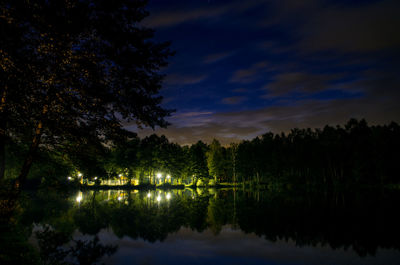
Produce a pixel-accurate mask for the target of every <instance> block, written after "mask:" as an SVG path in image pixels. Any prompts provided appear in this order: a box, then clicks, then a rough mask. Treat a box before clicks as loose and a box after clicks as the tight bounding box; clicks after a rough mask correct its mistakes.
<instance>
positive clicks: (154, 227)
mask: <svg viewBox="0 0 400 265" xmlns="http://www.w3.org/2000/svg"><path fill="white" fill-rule="evenodd" d="M399 203H400V194H399V193H398V192H390V191H352V192H319V193H301V192H290V193H288V192H270V191H258V192H250V191H243V190H240V189H237V190H233V189H219V190H216V189H195V190H192V189H185V190H169V191H167V190H151V191H136V190H130V191H123V190H108V191H93V190H87V191H78V192H72V193H69V194H67V195H63V193H59V192H56V191H41V192H38V193H35V194H24V199H23V203H22V206H21V209H19V211H18V214H17V215H16V217H14V218H13V220H12V222H11V224H9V225H8V226H7V225H3V226H2V230H3V232H2V237H1V246H0V247H1V248H2V249H3V250H0V253H1V255H3V258H4V257H5V258H6V259H5V260H7V258H8V259H9V262H10V264H12V261H11V259H12V256H14V258H15V257H16V256H17V255H22V256H21V257H19V258H21V260H23V259H27V260H29V259H31V260H35V258H37V256H38V255H40V258H41V259H42V260H44V261H45V264H52V263H51V262H52V261H60V260H65V261H66V262H69V263H77V264H79V263H80V264H94V263H95V262H103V263H105V264H386V265H390V264H400V240H399V235H400V227H399V224H400V217H398V216H397V215H398V210H399V205H400V204H399ZM38 249H41V251H40V254H38V253H39V252H38V251H37V250H38ZM21 251H22V252H23V254H20V253H21ZM30 255H31V256H30ZM46 262H47V263H46ZM60 264H61V263H60Z"/></svg>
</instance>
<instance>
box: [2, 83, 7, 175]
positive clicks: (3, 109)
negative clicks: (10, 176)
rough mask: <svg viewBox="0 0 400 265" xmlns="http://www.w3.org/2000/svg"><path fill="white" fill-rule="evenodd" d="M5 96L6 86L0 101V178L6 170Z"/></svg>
mask: <svg viewBox="0 0 400 265" xmlns="http://www.w3.org/2000/svg"><path fill="white" fill-rule="evenodd" d="M6 97H7V87H5V88H4V90H3V93H2V95H1V101H0V180H2V179H3V178H4V172H5V170H6V129H7V128H6V125H7V123H6V120H5V118H6V110H5V105H6Z"/></svg>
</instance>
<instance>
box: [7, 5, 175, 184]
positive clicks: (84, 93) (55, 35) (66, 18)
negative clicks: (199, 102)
mask: <svg viewBox="0 0 400 265" xmlns="http://www.w3.org/2000/svg"><path fill="white" fill-rule="evenodd" d="M145 4H146V1H143V0H116V1H108V0H84V1H80V0H66V1H55V0H54V1H28V0H6V1H2V2H1V4H0V12H1V16H0V30H1V36H2V38H1V40H0V55H1V57H0V58H1V59H0V78H1V79H0V80H1V87H0V97H1V102H0V163H1V165H2V166H0V169H2V168H3V167H4V159H3V157H4V145H5V143H6V139H8V138H11V139H12V140H14V141H15V140H18V141H23V142H27V143H28V144H29V146H30V147H29V151H28V152H27V155H26V158H25V160H24V163H23V166H22V168H21V171H20V173H19V176H18V178H17V181H16V185H15V186H16V187H18V186H19V185H22V184H23V183H24V182H25V179H26V177H27V175H28V173H29V170H30V167H31V165H32V162H33V158H34V156H35V153H36V152H37V150H38V149H39V148H47V149H49V148H50V147H51V148H54V147H57V148H63V147H64V146H65V145H66V144H67V143H68V145H69V146H71V145H73V144H74V143H75V142H77V141H78V140H79V141H82V139H86V138H87V139H91V140H93V139H94V140H96V141H98V142H103V143H105V142H107V143H110V142H112V141H114V140H116V138H118V137H126V135H125V132H126V131H125V130H124V128H123V124H125V123H126V122H135V123H136V124H137V125H138V126H139V127H140V126H142V125H146V126H150V127H153V128H154V127H155V126H166V125H167V122H166V121H165V120H164V118H165V117H166V116H168V115H169V114H170V112H171V111H170V110H165V109H163V108H162V107H160V103H161V100H162V98H161V97H160V96H158V92H159V90H160V89H161V84H162V79H163V75H161V74H160V73H159V70H160V68H161V67H164V66H166V64H167V62H166V59H167V58H168V57H169V56H171V55H172V52H171V51H170V50H169V48H168V47H169V43H166V42H164V43H155V42H153V41H152V40H151V39H152V37H153V34H154V32H153V30H151V29H148V28H144V27H142V26H140V25H139V22H140V21H141V20H142V19H143V18H144V17H146V16H147V15H148V12H147V11H145V9H144V8H145ZM0 176H2V174H0Z"/></svg>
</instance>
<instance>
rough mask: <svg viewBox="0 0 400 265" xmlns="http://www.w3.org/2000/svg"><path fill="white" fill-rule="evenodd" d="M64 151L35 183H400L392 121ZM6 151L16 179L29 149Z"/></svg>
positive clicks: (41, 162)
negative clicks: (225, 142)
mask: <svg viewBox="0 0 400 265" xmlns="http://www.w3.org/2000/svg"><path fill="white" fill-rule="evenodd" d="M65 148H66V149H65V150H64V151H60V149H58V151H57V152H50V151H48V150H47V151H46V152H41V153H39V156H38V161H37V163H36V164H35V165H34V168H33V170H32V171H31V173H30V182H31V184H32V183H33V184H40V183H49V182H50V183H59V182H63V181H66V180H67V178H68V176H73V177H75V178H77V175H78V174H82V175H83V176H84V178H85V179H87V180H88V181H93V182H96V181H97V182H98V183H100V181H101V180H109V179H114V180H115V179H118V178H120V177H121V176H123V177H124V178H125V179H128V180H131V179H137V181H138V182H139V183H141V184H143V183H150V184H154V183H155V182H156V181H157V174H158V175H160V174H161V175H162V178H163V179H164V181H165V180H166V176H167V175H169V176H170V177H171V178H172V182H173V183H185V184H189V183H191V184H192V185H198V186H201V185H215V184H221V183H237V184H243V185H250V186H251V187H255V188H256V187H269V188H281V187H289V188H291V187H294V186H296V187H298V186H302V187H310V188H312V187H321V186H326V187H336V186H343V185H344V186H353V185H398V184H399V183H400V177H399V172H400V164H399V163H398V161H399V157H400V156H399V150H400V126H399V125H398V124H396V123H394V122H392V123H390V124H389V125H383V126H380V125H379V126H368V124H367V122H366V121H365V120H355V119H351V120H350V121H348V122H347V123H346V124H345V125H344V126H336V127H332V126H325V127H324V128H323V129H292V130H291V131H290V132H289V133H287V134H285V133H281V134H273V133H266V134H264V135H262V136H260V137H256V138H254V139H253V140H244V141H242V142H240V143H233V144H231V145H229V146H222V145H221V144H220V143H219V142H218V140H213V141H212V142H211V143H210V144H206V143H204V142H202V141H198V142H197V143H195V144H192V145H191V146H180V145H178V144H176V143H172V142H170V141H169V140H168V139H167V138H166V137H165V136H157V135H155V134H153V135H150V136H148V137H145V138H143V139H140V138H138V137H137V136H136V135H135V134H132V135H130V137H127V138H126V139H125V140H123V141H120V142H118V143H117V144H116V145H113V146H108V145H101V144H98V143H91V142H88V141H82V142H80V143H79V144H74V145H71V146H67V147H65ZM67 149H68V150H67ZM7 150H8V152H9V155H8V156H7V157H9V159H10V161H8V162H9V163H7V165H11V166H10V167H9V168H7V169H6V176H7V177H8V179H9V180H12V179H13V177H15V174H16V173H17V169H18V168H19V166H18V163H21V162H22V161H18V160H19V158H18V157H19V153H23V152H24V148H23V145H21V144H19V145H16V144H14V145H12V146H9V148H8V149H7ZM158 177H160V176H158Z"/></svg>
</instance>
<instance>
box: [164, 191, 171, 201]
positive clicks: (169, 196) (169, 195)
mask: <svg viewBox="0 0 400 265" xmlns="http://www.w3.org/2000/svg"><path fill="white" fill-rule="evenodd" d="M165 197H166V198H167V200H169V199H171V193H169V192H168V193H167V196H165Z"/></svg>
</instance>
